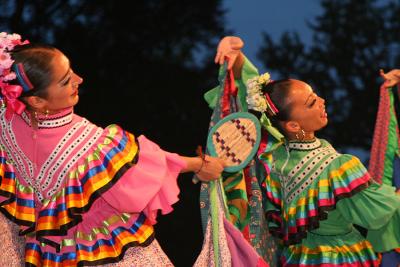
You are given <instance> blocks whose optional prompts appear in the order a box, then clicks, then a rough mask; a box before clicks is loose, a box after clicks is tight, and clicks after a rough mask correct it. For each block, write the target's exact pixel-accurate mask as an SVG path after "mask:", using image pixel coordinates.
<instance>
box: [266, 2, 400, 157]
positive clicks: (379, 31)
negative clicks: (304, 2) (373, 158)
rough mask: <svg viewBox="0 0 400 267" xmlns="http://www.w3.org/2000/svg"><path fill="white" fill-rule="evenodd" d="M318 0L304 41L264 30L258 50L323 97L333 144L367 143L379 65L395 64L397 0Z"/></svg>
mask: <svg viewBox="0 0 400 267" xmlns="http://www.w3.org/2000/svg"><path fill="white" fill-rule="evenodd" d="M378 3H379V1H375V0H322V1H321V7H322V10H323V12H322V14H321V15H320V16H318V17H316V18H315V19H314V20H313V21H312V22H309V23H308V25H309V27H311V29H312V30H313V41H312V44H311V45H310V46H309V47H306V46H305V44H303V42H302V41H301V38H300V37H299V35H298V34H297V33H288V32H286V33H284V34H283V35H282V36H281V38H280V40H279V41H277V42H274V41H273V40H272V38H271V37H270V36H269V35H268V34H266V33H265V34H264V44H263V46H262V48H261V49H260V50H259V53H258V56H259V58H260V59H261V60H262V61H263V62H264V63H265V66H266V68H267V69H270V70H273V71H274V72H277V73H279V74H280V75H282V76H284V77H295V78H298V79H301V80H304V81H306V82H308V83H309V84H311V85H312V87H313V88H314V89H315V90H316V91H317V92H318V93H319V94H320V95H321V96H322V97H324V98H325V100H326V104H327V108H328V109H327V111H328V114H329V119H330V126H328V127H327V128H326V129H324V130H323V131H322V133H321V134H322V136H323V137H325V138H327V139H329V140H330V141H331V142H333V144H334V145H335V147H338V148H341V149H345V148H346V147H358V148H363V149H365V150H368V151H369V149H370V146H371V139H372V134H373V128H374V122H375V118H376V111H377V106H378V100H379V99H378V95H379V93H378V92H379V90H378V89H379V86H380V84H381V83H382V80H381V79H380V78H379V69H380V68H382V69H384V70H385V71H388V70H390V69H392V68H394V67H396V66H397V68H398V67H399V63H400V50H399V48H400V40H399V38H398V37H399V36H400V35H399V31H400V27H399V26H400V25H399V20H398V14H399V12H400V5H399V3H398V1H397V2H396V1H390V2H387V3H386V4H384V5H382V4H380V5H378Z"/></svg>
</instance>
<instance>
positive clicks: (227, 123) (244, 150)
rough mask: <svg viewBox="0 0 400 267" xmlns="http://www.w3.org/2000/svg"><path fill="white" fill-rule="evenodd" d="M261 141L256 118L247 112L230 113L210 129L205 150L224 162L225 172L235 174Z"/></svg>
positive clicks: (245, 163)
mask: <svg viewBox="0 0 400 267" xmlns="http://www.w3.org/2000/svg"><path fill="white" fill-rule="evenodd" d="M260 140H261V126H260V122H259V120H258V119H257V117H256V116H254V115H253V114H251V113H247V112H236V113H232V114H230V115H228V116H226V117H225V118H223V119H222V120H220V121H219V122H218V123H217V124H216V125H215V126H213V127H212V128H211V130H210V131H209V134H208V139H207V149H208V152H209V153H210V155H211V156H214V157H218V158H220V159H222V160H224V162H225V164H226V167H225V171H227V172H236V171H239V170H241V169H243V168H244V167H246V165H247V164H248V163H249V162H250V160H251V159H252V158H253V157H254V155H255V153H256V152H257V149H258V146H259V144H260Z"/></svg>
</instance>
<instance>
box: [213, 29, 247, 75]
mask: <svg viewBox="0 0 400 267" xmlns="http://www.w3.org/2000/svg"><path fill="white" fill-rule="evenodd" d="M243 45H244V44H243V41H242V39H240V38H239V37H236V36H226V37H224V38H222V39H221V41H220V42H219V44H218V48H217V54H216V55H215V60H214V61H215V63H218V64H220V65H222V64H224V61H225V57H228V58H229V61H228V70H230V69H231V68H232V66H233V65H234V64H235V61H236V59H237V58H238V56H239V55H240V54H241V49H242V48H243Z"/></svg>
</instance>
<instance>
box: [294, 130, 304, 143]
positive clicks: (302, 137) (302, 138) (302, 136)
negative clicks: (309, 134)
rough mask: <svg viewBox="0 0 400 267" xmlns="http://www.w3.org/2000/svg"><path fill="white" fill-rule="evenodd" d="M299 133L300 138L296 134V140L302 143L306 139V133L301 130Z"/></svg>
mask: <svg viewBox="0 0 400 267" xmlns="http://www.w3.org/2000/svg"><path fill="white" fill-rule="evenodd" d="M300 133H301V138H300V136H299V133H296V139H297V140H299V141H303V140H304V139H305V138H306V132H305V131H304V130H303V129H301V130H300Z"/></svg>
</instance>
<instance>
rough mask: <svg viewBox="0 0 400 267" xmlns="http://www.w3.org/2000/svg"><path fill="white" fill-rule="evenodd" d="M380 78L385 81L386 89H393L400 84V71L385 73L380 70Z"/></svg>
mask: <svg viewBox="0 0 400 267" xmlns="http://www.w3.org/2000/svg"><path fill="white" fill-rule="evenodd" d="M379 74H380V76H381V77H382V78H383V79H384V80H385V82H384V83H383V85H384V86H385V87H386V88H389V87H393V86H395V85H396V84H398V83H399V82H400V69H394V70H391V71H389V72H388V73H385V72H384V71H383V70H382V69H381V70H379Z"/></svg>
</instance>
